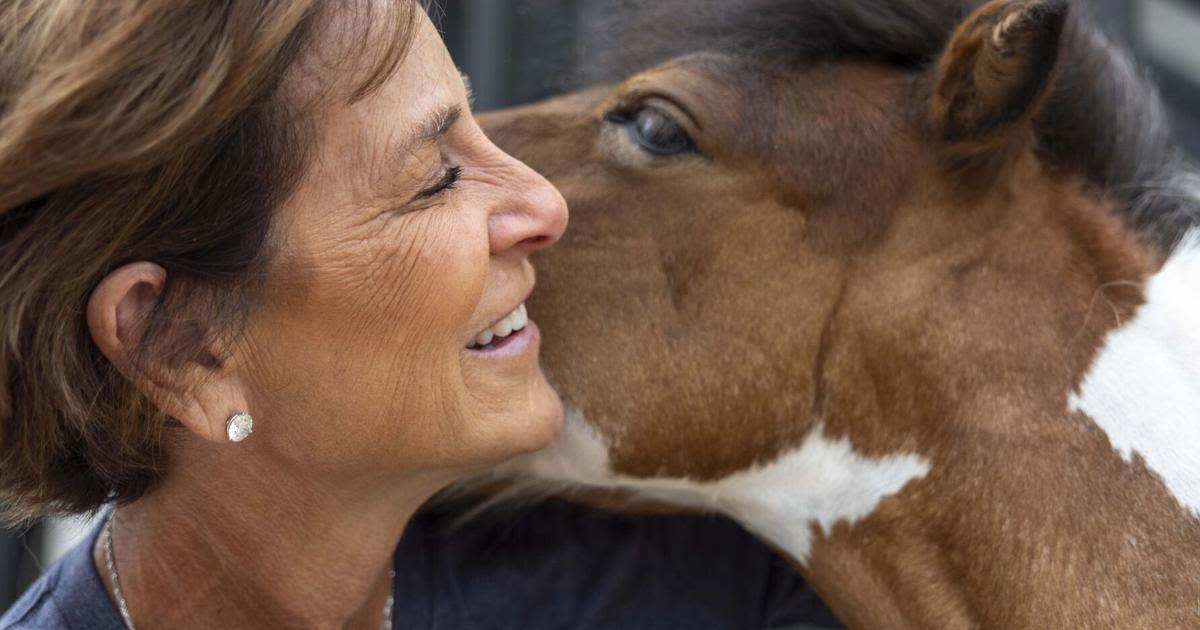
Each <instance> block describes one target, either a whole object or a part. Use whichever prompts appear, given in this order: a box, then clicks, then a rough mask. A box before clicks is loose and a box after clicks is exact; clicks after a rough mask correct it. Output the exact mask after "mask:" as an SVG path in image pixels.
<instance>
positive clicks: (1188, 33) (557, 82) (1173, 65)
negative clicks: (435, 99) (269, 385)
mask: <svg viewBox="0 0 1200 630" xmlns="http://www.w3.org/2000/svg"><path fill="white" fill-rule="evenodd" d="M612 1H613V0H442V1H441V4H442V6H443V8H444V12H443V14H442V15H441V16H440V17H441V25H442V30H443V32H444V34H445V38H446V42H447V45H448V46H449V48H450V51H451V53H452V54H453V55H454V58H455V60H456V61H457V62H458V64H459V65H460V67H462V69H463V70H464V71H466V72H467V73H468V74H469V75H470V77H471V80H472V83H473V86H474V89H475V92H476V99H477V100H476V108H477V109H478V110H480V111H486V110H489V109H496V108H499V107H505V106H509V105H515V104H519V103H526V102H530V101H534V100H538V99H540V98H544V97H547V96H551V95H553V94H556V93H558V92H560V91H561V90H562V87H563V86H564V85H571V84H574V83H577V82H578V81H577V80H576V79H577V78H578V77H571V76H569V75H570V72H569V69H570V68H573V67H575V66H576V65H577V62H580V61H586V57H585V56H584V55H585V52H584V51H586V50H587V49H588V47H589V46H590V45H591V44H593V43H597V42H598V40H597V39H596V38H600V37H603V35H602V34H598V33H593V32H591V31H589V29H588V28H587V27H588V25H589V23H594V20H595V19H596V18H597V16H598V15H599V13H600V11H602V10H603V9H604V8H605V6H606V5H608V4H609V3H610V2H612ZM896 1H897V2H902V1H920V0H896ZM1084 2H1085V3H1086V4H1089V5H1091V9H1092V10H1093V12H1094V14H1095V16H1096V17H1097V19H1099V20H1100V21H1101V22H1102V23H1103V25H1104V26H1105V28H1107V29H1108V30H1109V32H1110V33H1111V34H1112V36H1113V38H1114V39H1116V40H1118V41H1121V42H1125V43H1126V44H1127V45H1128V46H1129V47H1130V48H1131V49H1132V50H1133V52H1134V53H1135V55H1136V56H1137V58H1138V60H1139V61H1140V63H1141V64H1142V65H1143V67H1145V68H1146V70H1147V72H1149V73H1150V75H1151V76H1152V77H1153V78H1154V79H1155V81H1156V82H1157V83H1158V85H1159V88H1160V90H1161V92H1162V95H1163V97H1164V99H1165V100H1166V101H1167V103H1168V106H1169V107H1170V109H1171V111H1172V114H1173V116H1174V123H1175V129H1176V133H1177V137H1178V141H1179V143H1180V144H1181V145H1183V146H1184V147H1185V148H1187V150H1188V151H1189V152H1190V153H1191V155H1192V156H1194V157H1200V3H1197V2H1195V1H1193V0H1084ZM89 527H90V525H89V524H88V523H87V522H86V521H81V520H74V521H72V520H55V521H51V522H47V523H44V524H42V525H41V526H38V527H35V528H32V529H30V530H29V531H26V532H9V533H7V534H3V533H0V610H3V609H7V608H8V606H9V604H10V603H11V602H12V601H13V599H14V598H15V597H16V595H17V594H19V593H20V592H21V591H22V590H23V589H24V587H25V586H26V585H27V584H28V583H29V582H30V581H31V580H32V579H33V578H35V577H36V576H37V575H38V574H39V573H40V572H41V570H42V569H43V567H45V566H48V564H49V563H50V562H52V561H53V560H54V559H55V558H57V557H58V555H60V554H61V553H62V552H63V551H65V550H66V549H68V548H69V547H70V546H71V545H72V544H74V542H75V541H76V540H78V539H79V538H80V537H81V536H82V535H84V534H85V533H86V532H87V531H88V529H89Z"/></svg>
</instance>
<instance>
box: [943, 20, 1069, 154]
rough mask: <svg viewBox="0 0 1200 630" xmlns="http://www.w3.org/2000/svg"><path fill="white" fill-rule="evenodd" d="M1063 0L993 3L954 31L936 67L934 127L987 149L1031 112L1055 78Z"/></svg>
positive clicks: (948, 138) (952, 139) (951, 139)
mask: <svg viewBox="0 0 1200 630" xmlns="http://www.w3.org/2000/svg"><path fill="white" fill-rule="evenodd" d="M1066 17H1067V2H1066V0H993V1H992V2H988V3H987V4H985V5H984V6H982V7H980V8H979V9H977V10H976V11H975V12H974V13H972V14H971V15H970V16H969V17H968V18H967V20H966V21H965V22H963V24H962V25H961V26H959V27H958V29H957V30H956V31H955V32H954V35H953V36H952V37H951V38H950V43H949V44H948V45H947V46H946V50H945V52H944V53H943V54H942V58H941V60H940V62H939V63H938V65H937V68H936V77H935V79H934V80H935V83H934V89H933V103H932V116H933V120H932V122H933V129H934V131H935V133H936V134H937V137H938V138H940V139H941V140H943V141H945V142H947V143H950V144H953V145H963V144H966V145H969V146H975V147H977V148H979V149H985V148H987V147H989V146H990V145H993V144H994V143H999V142H1001V141H1003V140H1004V139H1005V138H1006V137H1007V136H1008V134H1010V133H1012V132H1013V131H1014V130H1016V129H1018V128H1019V127H1020V126H1021V124H1022V123H1024V122H1026V121H1028V120H1029V119H1030V118H1031V117H1032V116H1033V114H1034V113H1036V110H1037V105H1038V102H1039V101H1040V100H1041V96H1042V94H1043V93H1045V91H1046V86H1047V85H1048V84H1049V83H1050V79H1051V77H1052V75H1053V74H1054V66H1055V64H1056V62H1057V60H1058V54H1059V41H1060V39H1061V38H1062V32H1063V25H1064V23H1065V22H1066Z"/></svg>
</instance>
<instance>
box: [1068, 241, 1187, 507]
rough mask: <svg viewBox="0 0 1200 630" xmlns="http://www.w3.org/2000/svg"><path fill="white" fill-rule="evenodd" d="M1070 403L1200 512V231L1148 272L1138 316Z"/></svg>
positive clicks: (1111, 341) (1112, 341) (1109, 344)
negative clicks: (1148, 275) (1144, 293)
mask: <svg viewBox="0 0 1200 630" xmlns="http://www.w3.org/2000/svg"><path fill="white" fill-rule="evenodd" d="M1070 406H1071V410H1072V411H1082V412H1083V413H1085V414H1087V415H1088V417H1090V418H1091V419H1092V421H1093V422H1095V423H1096V425H1097V426H1099V427H1100V428H1101V429H1102V430H1103V431H1104V432H1105V433H1106V434H1108V439H1109V441H1110V442H1111V443H1112V445H1113V448H1114V449H1116V451H1117V452H1118V453H1120V455H1121V457H1123V458H1124V459H1125V460H1126V461H1132V460H1133V455H1134V454H1135V453H1136V454H1137V455H1139V456H1141V458H1142V460H1143V461H1144V462H1145V463H1146V466H1147V467H1148V468H1149V469H1150V470H1152V471H1153V472H1154V473H1155V474H1157V475H1158V476H1159V477H1160V478H1161V479H1162V481H1163V484H1164V485H1165V486H1166V487H1167V489H1168V490H1169V491H1170V492H1171V494H1172V495H1173V496H1174V497H1175V500H1176V501H1178V502H1179V504H1180V505H1181V506H1183V507H1184V508H1185V509H1187V510H1190V511H1191V512H1192V514H1194V515H1196V516H1200V231H1196V232H1193V233H1192V234H1190V235H1189V236H1188V237H1187V238H1185V239H1184V241H1183V242H1182V243H1181V244H1180V245H1179V246H1178V247H1177V248H1176V249H1175V252H1174V253H1173V254H1172V255H1171V257H1170V259H1168V260H1167V263H1166V264H1165V265H1164V266H1163V268H1162V269H1161V270H1159V272H1158V273H1156V274H1155V275H1154V276H1153V277H1152V278H1150V281H1149V282H1148V283H1147V285H1146V303H1145V304H1143V305H1142V307H1141V308H1140V309H1139V310H1138V313H1137V316H1136V317H1135V318H1134V319H1133V320H1132V321H1130V322H1128V323H1126V324H1125V325H1124V326H1122V327H1120V328H1118V329H1116V330H1114V331H1112V332H1110V333H1109V334H1108V337H1107V338H1106V339H1105V343H1104V348H1103V350H1101V352H1100V354H1099V355H1098V356H1097V358H1096V360H1095V362H1094V363H1093V364H1092V366H1091V368H1090V370H1089V371H1088V374H1087V376H1086V378H1085V379H1084V381H1083V384H1082V385H1081V386H1080V389H1079V392H1078V393H1077V394H1074V395H1072V397H1071V401H1070Z"/></svg>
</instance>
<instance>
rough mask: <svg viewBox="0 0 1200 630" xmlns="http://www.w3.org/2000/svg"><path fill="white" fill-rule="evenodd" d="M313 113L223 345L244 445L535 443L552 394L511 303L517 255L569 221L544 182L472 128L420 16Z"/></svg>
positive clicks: (408, 447) (408, 465)
mask: <svg viewBox="0 0 1200 630" xmlns="http://www.w3.org/2000/svg"><path fill="white" fill-rule="evenodd" d="M318 45H320V42H318ZM315 123H316V124H315V131H316V132H317V138H316V145H315V149H314V151H313V154H312V160H311V165H310V167H309V170H308V172H307V174H306V176H305V178H304V180H303V181H302V183H301V184H300V186H299V189H298V192H297V193H296V194H295V195H294V197H293V198H291V199H290V200H289V201H288V202H287V203H286V204H285V206H284V207H283V208H282V209H281V210H280V211H279V213H278V215H277V228H276V232H277V234H278V237H279V253H278V254H277V256H276V259H275V262H273V267H272V270H271V272H270V274H269V276H268V284H269V289H268V294H267V301H266V304H265V306H264V308H263V309H262V310H261V311H260V312H259V313H258V314H257V315H256V316H255V317H254V319H253V320H252V321H251V323H250V326H249V330H248V334H247V335H246V337H245V340H244V342H243V343H242V344H241V345H240V347H239V350H238V353H237V354H236V355H235V360H237V361H239V365H240V366H241V368H242V373H243V374H244V389H245V391H246V392H247V398H248V400H249V404H250V409H249V411H250V412H251V413H252V414H253V415H254V418H255V433H254V436H253V437H252V438H251V440H252V441H254V442H255V443H256V445H255V447H256V448H260V449H263V450H265V451H266V452H268V453H270V454H271V456H274V457H278V458H280V459H281V460H284V461H287V462H291V463H292V464H297V465H302V466H304V467H305V468H306V469H308V470H314V471H321V472H322V473H325V474H327V473H329V472H332V471H351V472H352V473H358V472H361V471H362V470H363V469H364V468H382V469H384V470H385V471H412V470H431V469H433V470H451V471H464V470H465V471H469V470H473V469H476V468H481V467H484V466H488V465H491V464H494V463H497V462H499V461H502V460H504V459H506V458H508V457H510V456H513V455H515V454H518V453H520V452H524V451H528V450H532V449H537V448H539V447H541V446H542V445H544V444H545V443H547V442H548V441H549V440H550V439H551V438H552V437H553V436H554V435H555V434H556V433H557V431H558V429H559V427H560V423H561V415H562V410H561V404H560V402H559V400H558V397H557V395H556V394H555V393H554V391H553V390H552V389H551V388H550V386H549V385H548V384H547V382H546V380H545V377H544V376H543V375H542V373H541V369H540V367H539V366H538V348H539V342H540V339H539V333H538V330H537V327H536V325H534V324H533V322H532V320H530V321H529V322H528V325H525V324H524V322H525V317H524V307H523V304H524V302H525V299H526V297H528V296H529V294H530V292H531V291H533V288H534V271H533V268H532V267H531V266H530V264H529V255H530V253H532V252H533V251H535V250H538V249H541V248H544V247H548V246H550V245H551V244H553V243H554V242H555V241H557V240H558V238H559V236H560V235H561V234H562V231H563V229H564V227H565V226H566V223H567V209H566V205H565V203H564V201H563V199H562V197H561V196H560V195H559V194H558V191H556V190H555V189H554V188H553V187H552V186H551V185H550V184H549V182H547V181H546V180H545V179H543V178H542V177H541V176H539V175H537V174H536V173H534V172H533V171H532V170H530V169H529V168H528V167H526V166H525V165H524V164H521V163H520V162H518V161H516V160H515V159H513V158H512V157H510V156H508V155H507V154H505V153H503V152H501V151H500V150H499V149H498V148H496V147H495V146H494V145H493V144H492V143H491V142H490V141H489V140H488V139H487V138H486V137H485V136H484V135H483V132H482V131H480V129H479V127H478V126H477V125H476V123H475V121H474V119H473V118H472V116H471V112H470V108H469V104H468V97H467V94H466V91H465V89H464V85H463V81H462V79H461V77H460V75H459V73H458V70H457V69H456V67H455V65H454V64H453V63H452V62H451V60H450V57H449V55H448V53H447V51H446V49H445V47H444V46H443V45H442V42H441V40H440V38H439V37H438V34H437V32H436V31H435V29H434V28H433V26H432V24H430V22H429V21H428V19H427V18H425V16H424V15H422V16H420V25H419V27H418V28H417V33H416V36H415V40H414V41H413V44H412V48H411V49H410V52H409V54H408V56H407V57H406V58H405V60H404V62H403V63H402V65H401V66H400V68H399V69H398V71H397V72H396V73H395V75H394V76H392V77H391V78H390V79H389V80H388V81H387V83H386V84H384V85H383V86H382V88H381V89H379V90H378V91H376V92H374V93H372V94H371V95H370V96H369V97H367V98H366V99H364V100H361V101H358V102H356V103H354V104H352V105H345V104H337V105H334V106H330V107H326V108H323V109H322V110H321V111H320V112H319V115H318V116H317V118H316V121H315ZM531 315H536V313H534V314H531ZM514 325H515V327H517V328H518V329H519V331H517V332H512V333H507V330H508V329H509V328H512V327H514ZM521 326H524V328H520V327H521ZM505 334H507V336H505ZM489 339H490V341H489Z"/></svg>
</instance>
